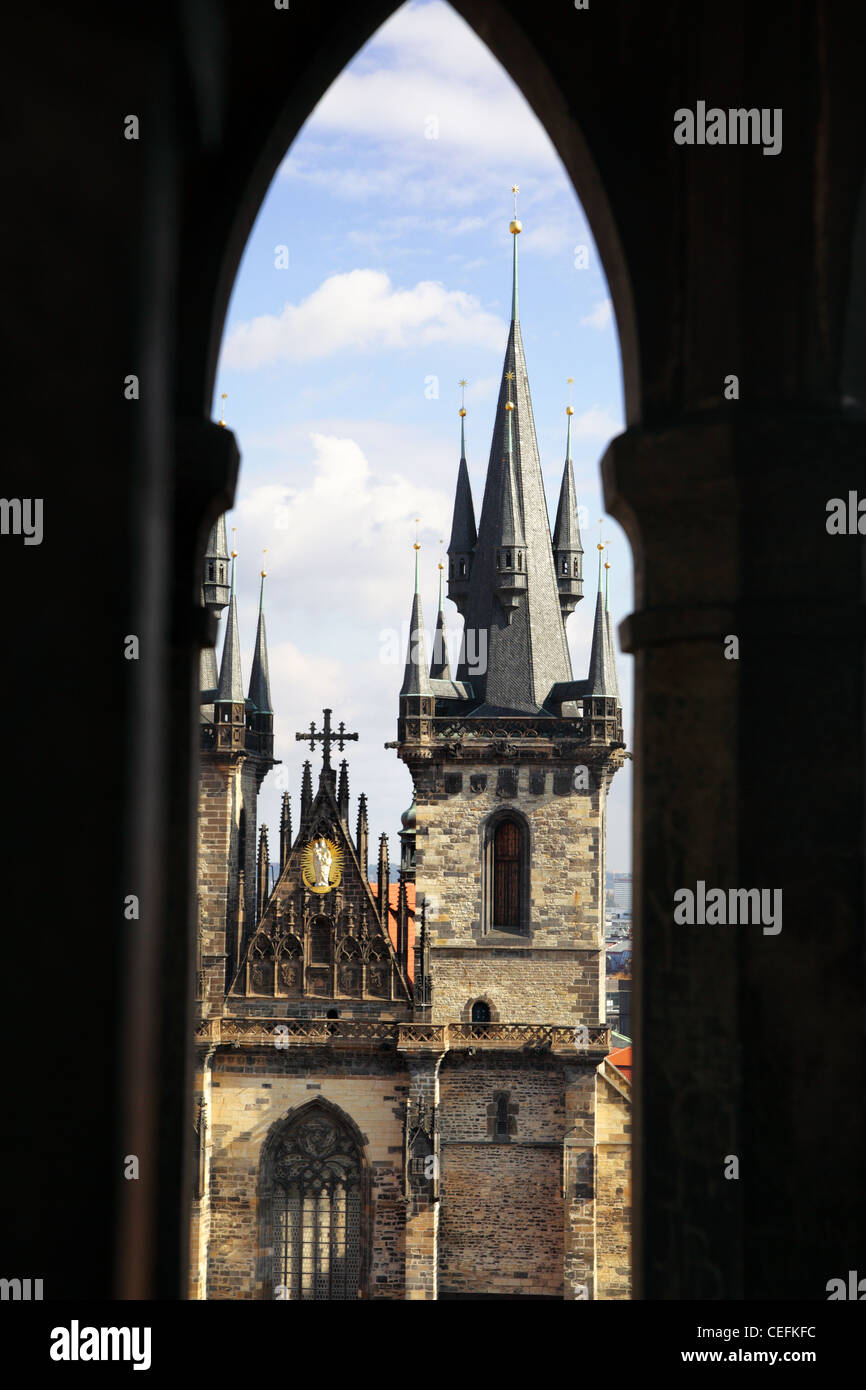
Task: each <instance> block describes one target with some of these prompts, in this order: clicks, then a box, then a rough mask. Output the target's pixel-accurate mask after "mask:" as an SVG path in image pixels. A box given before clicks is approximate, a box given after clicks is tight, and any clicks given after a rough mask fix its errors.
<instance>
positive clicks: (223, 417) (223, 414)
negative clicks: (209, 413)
mask: <svg viewBox="0 0 866 1390" xmlns="http://www.w3.org/2000/svg"><path fill="white" fill-rule="evenodd" d="M227 399H228V392H227V391H223V393H222V395H221V396H220V400H221V401H222V405H221V406H220V418H219V422H220V425H221V426H222V428H223V429H225V427H226V400H227Z"/></svg>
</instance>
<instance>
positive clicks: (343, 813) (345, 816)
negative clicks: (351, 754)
mask: <svg viewBox="0 0 866 1390" xmlns="http://www.w3.org/2000/svg"><path fill="white" fill-rule="evenodd" d="M337 809H338V811H339V812H340V818H341V820H342V821H343V822H344V824H347V823H348V820H349V764H348V763H347V762H346V759H345V758H343V760H342V762H341V763H340V780H339V782H338V784H337Z"/></svg>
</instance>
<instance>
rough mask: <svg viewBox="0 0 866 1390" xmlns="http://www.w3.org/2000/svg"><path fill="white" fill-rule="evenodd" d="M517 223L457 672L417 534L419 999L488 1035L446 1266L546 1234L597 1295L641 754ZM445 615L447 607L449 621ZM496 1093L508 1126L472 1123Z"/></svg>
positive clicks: (462, 603) (463, 477)
mask: <svg viewBox="0 0 866 1390" xmlns="http://www.w3.org/2000/svg"><path fill="white" fill-rule="evenodd" d="M510 230H511V232H512V235H513V238H514V240H513V268H512V317H511V325H510V328H509V333H508V341H507V344H506V348H505V360H504V363H503V368H502V380H501V385H500V390H499V399H498V404H497V408H496V417H495V424H494V430H493V440H492V444H491V449H490V457H489V462H488V468H487V478H486V484H485V488H484V497H483V502H482V506H481V512H480V516H479V520H478V527H477V534H476V529H475V517H474V511H473V505H472V495H471V489H470V484H469V474H468V468H467V463H466V449H465V430H464V423H463V421H464V413H465V412H464V410H463V409H461V458H460V463H459V469H458V474H457V489H456V497H455V505H454V520H453V527H452V535H451V544H450V546H449V551H448V554H449V578H448V594H449V597H450V598H451V599H452V600H453V601H454V602H455V604H456V605H457V607H458V608H459V611H460V612H461V613H462V615H463V618H464V630H463V639H462V647H461V654H460V661H459V665H458V668H457V672H456V678H454V679H452V678H451V675H450V672H448V671H447V669H443V667H442V665H441V663H440V664H436V663H434V665H433V667H432V668H430V669H428V667H427V664H426V654H425V648H424V639H423V618H422V612H421V595H420V585H419V581H418V552H417V549H416V566H415V568H416V581H415V594H414V597H413V603H412V617H411V631H410V643H409V651H408V654H407V661H406V669H405V674H404V679H403V686H402V689H401V692H400V699H399V718H398V741H397V744H396V747H397V751H398V755H399V757H400V758H401V759H402V760H403V762H405V763H406V765H407V767H408V768H409V769H410V771H411V773H412V778H413V782H414V790H415V801H414V807H415V811H414V818H415V882H416V892H417V895H418V904H419V911H421V908H422V906H423V916H424V935H425V950H424V956H423V970H422V971H419V972H418V977H417V978H416V981H415V996H416V1013H415V1017H416V1019H418V1020H421V1019H423V1020H425V1021H429V1023H430V1024H431V1025H434V1026H437V1025H438V1026H442V1027H444V1028H445V1031H446V1033H447V1036H448V1037H449V1038H450V1039H451V1040H452V1043H451V1047H452V1049H453V1040H455V1039H456V1038H457V1037H458V1036H460V1029H461V1028H462V1029H465V1030H470V1033H469V1034H467V1036H472V1037H473V1038H474V1039H476V1040H477V1046H476V1047H474V1048H473V1049H471V1050H470V1052H469V1053H468V1054H466V1055H461V1056H459V1057H458V1056H456V1055H455V1053H454V1051H453V1050H450V1051H448V1052H447V1053H446V1055H445V1056H444V1058H442V1059H440V1062H439V1064H438V1067H437V1070H436V1076H435V1079H434V1078H433V1077H432V1075H431V1078H430V1090H431V1093H433V1094H435V1097H436V1103H437V1107H438V1111H439V1113H440V1114H441V1117H442V1118H441V1134H440V1136H439V1143H440V1151H439V1160H440V1164H441V1179H440V1191H441V1218H440V1220H439V1225H438V1231H437V1245H438V1280H439V1285H440V1287H441V1286H443V1285H444V1286H445V1287H447V1288H450V1289H452V1290H454V1291H455V1294H457V1295H459V1294H460V1291H461V1290H464V1291H465V1296H467V1297H471V1296H477V1293H476V1294H475V1295H473V1292H472V1291H473V1289H474V1290H479V1289H480V1287H481V1285H480V1284H479V1282H478V1279H479V1276H478V1275H477V1273H476V1272H474V1269H473V1257H472V1256H471V1254H468V1253H467V1251H469V1252H471V1251H472V1250H473V1249H476V1248H479V1247H480V1246H481V1245H484V1246H485V1249H486V1251H487V1255H488V1257H489V1259H490V1260H491V1261H492V1264H493V1265H494V1266H495V1267H496V1268H495V1275H496V1276H499V1275H501V1279H500V1278H498V1277H494V1271H493V1269H492V1268H491V1267H488V1268H487V1269H486V1270H485V1275H484V1278H485V1279H486V1280H487V1283H488V1285H489V1284H490V1283H491V1280H492V1282H493V1283H494V1284H496V1285H497V1288H500V1289H501V1290H502V1292H503V1293H505V1291H506V1290H507V1289H508V1288H509V1287H511V1288H513V1290H514V1292H515V1293H516V1292H518V1291H519V1289H520V1288H521V1287H522V1288H523V1289H527V1288H528V1287H529V1285H527V1284H525V1283H524V1284H518V1283H516V1282H514V1280H515V1278H516V1277H519V1278H520V1279H525V1278H526V1277H527V1276H526V1275H525V1274H524V1273H521V1274H520V1275H519V1276H514V1275H513V1264H514V1251H515V1250H516V1249H518V1248H523V1247H526V1248H531V1249H535V1250H539V1251H541V1250H544V1249H545V1248H546V1249H547V1252H548V1263H549V1268H551V1269H552V1270H553V1273H552V1274H551V1275H550V1289H551V1291H552V1290H554V1289H556V1290H557V1292H556V1293H553V1295H552V1296H558V1297H563V1296H564V1297H566V1298H569V1297H571V1298H580V1297H587V1296H589V1297H592V1296H595V1295H593V1294H592V1293H590V1294H587V1293H586V1292H581V1290H587V1289H592V1288H593V1286H594V1284H596V1283H599V1282H603V1276H602V1274H601V1273H600V1271H599V1267H598V1256H597V1250H596V1246H595V1244H594V1240H595V1237H594V1236H593V1208H594V1200H593V1199H594V1194H595V1193H596V1191H597V1184H596V1175H595V1174H594V1162H595V1160H594V1143H595V1139H594V1135H595V1112H596V1102H595V1095H596V1079H597V1078H596V1072H597V1069H598V1068H599V1064H600V1063H601V1062H602V1061H603V1058H604V1056H605V1054H606V1051H607V1031H606V1029H605V1026H604V1024H605V993H604V986H605V952H604V882H605V833H606V824H605V822H606V798H607V792H608V788H609V786H610V783H611V780H612V778H613V776H614V774H615V772H616V771H617V769H618V768H619V767H620V766H621V765H622V763H623V760H624V756H625V754H624V744H623V737H622V706H621V702H620V698H619V689H618V685H617V680H616V670H615V663H614V649H613V641H612V636H611V631H610V615H609V610H608V607H607V604H606V600H605V595H604V592H603V586H602V573H603V571H602V553H603V549H602V547H601V546H600V547H599V552H598V553H599V588H598V596H597V607H596V614H595V627H594V632H593V640H592V650H591V652H590V653H589V654H588V655H589V662H588V665H589V675H588V677H587V678H586V679H575V677H574V673H573V671H572V666H571V658H570V654H569V648H568V642H567V639H566V631H565V624H566V621H567V619H568V617H569V615H570V614H571V613H572V612H573V611H574V608H575V607H576V605H577V603H578V602H579V601H580V599H581V597H582V593H583V575H582V558H583V547H582V545H581V538H580V530H579V526H578V517H577V500H576V494H575V487H574V474H573V468H572V460H571V418H570V415H571V407H570V406H569V418H568V436H567V443H566V460H565V468H564V471H563V478H562V487H561V491H560V497H559V506H558V511H557V517H556V524H555V528H554V532H553V534H551V529H550V521H549V516H548V510H547V502H546V498H545V493H544V484H543V480H542V472H541V463H540V459H539V453H538V444H537V441H536V435H535V424H534V421H533V415H532V401H531V397H530V389H529V377H528V373H527V367H526V360H525V356H524V350H523V342H522V338H521V331H520V320H519V312H518V250H517V247H518V237H519V234H520V231H521V223H520V222H519V221H518V220H517V215H516V206H515V216H514V220H513V221H512V222H511V227H510ZM605 573H606V571H605ZM440 608H441V605H440ZM444 621H445V620H444V615H442V614H441V611H440V619H439V626H438V627H437V636H438V632H439V630H440V629H443V630H444ZM473 1028H474V1029H475V1030H476V1032H475V1034H471V1030H472V1029H473ZM539 1054H540V1055H539ZM546 1104H550V1105H554V1104H559V1105H562V1106H563V1107H564V1110H565V1114H566V1119H567V1122H568V1125H569V1129H568V1133H567V1135H566V1138H565V1146H564V1147H565V1154H564V1159H563V1163H564V1180H565V1186H566V1191H567V1200H566V1204H565V1205H566V1211H565V1224H564V1228H563V1224H562V1223H563V1210H562V1199H561V1195H560V1198H559V1200H558V1201H557V1200H556V1199H555V1195H554V1194H555V1192H556V1190H557V1187H558V1184H559V1183H560V1180H561V1178H560V1170H559V1166H558V1165H559V1162H560V1159H561V1158H562V1154H561V1153H560V1154H559V1155H554V1152H553V1149H552V1148H551V1149H550V1150H549V1151H548V1150H546V1149H545V1148H544V1144H545V1143H546V1142H548V1141H551V1142H552V1136H553V1135H554V1134H555V1133H556V1124H555V1122H554V1119H553V1118H552V1115H551V1116H549V1123H547V1122H546V1121H544V1120H543V1119H542V1118H541V1116H542V1113H543V1111H544V1107H545V1105H546ZM479 1105H482V1109H486V1113H487V1115H488V1116H489V1117H490V1120H489V1123H490V1125H491V1126H492V1129H491V1130H490V1134H491V1135H492V1136H493V1137H494V1138H496V1139H502V1140H503V1141H510V1147H508V1148H507V1149H506V1148H505V1147H500V1145H499V1144H498V1143H497V1144H495V1145H493V1146H492V1147H490V1148H489V1149H485V1148H483V1147H482V1146H479V1147H478V1148H477V1149H473V1148H472V1146H471V1145H467V1143H466V1142H465V1137H466V1134H468V1133H469V1132H470V1131H471V1130H472V1124H473V1121H472V1118H471V1115H472V1113H474V1112H473V1106H474V1108H475V1110H477V1109H478V1106H479ZM533 1107H534V1108H533ZM464 1110H465V1114H462V1113H461V1112H463V1111H464ZM455 1111H456V1112H457V1113H455ZM449 1116H450V1118H446V1117H449ZM476 1121H477V1117H476ZM449 1138H450V1142H449ZM529 1188H532V1189H533V1191H534V1199H533V1202H532V1210H531V1211H530V1210H529V1209H528V1208H527V1192H528V1189H529ZM545 1192H546V1193H547V1198H545V1197H543V1196H542V1194H543V1193H545ZM546 1223H549V1228H547V1226H546ZM485 1230H486V1232H487V1235H486V1236H485ZM494 1250H495V1252H496V1253H493V1252H494ZM509 1252H510V1253H509ZM539 1259H540V1261H541V1256H540V1257H539ZM551 1262H552V1263H551ZM557 1270H558V1274H557ZM536 1276H537V1277H536ZM536 1276H531V1277H530V1285H531V1286H532V1288H533V1292H534V1295H535V1296H542V1297H543V1296H549V1295H547V1294H546V1292H545V1290H546V1288H547V1285H546V1283H545V1280H546V1278H547V1276H546V1275H544V1273H543V1272H542V1269H541V1263H539V1268H538V1270H537V1271H536ZM557 1278H558V1281H559V1282H558V1284H557ZM563 1280H564V1283H563ZM563 1289H564V1292H563ZM606 1296H610V1294H607V1295H606Z"/></svg>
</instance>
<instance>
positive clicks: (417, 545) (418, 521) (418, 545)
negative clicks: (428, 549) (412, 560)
mask: <svg viewBox="0 0 866 1390" xmlns="http://www.w3.org/2000/svg"><path fill="white" fill-rule="evenodd" d="M420 525H421V518H420V516H416V518H415V544H414V546H413V547H412V549H413V550H420V549H421V542H420V541H419V539H418V527H419V526H420Z"/></svg>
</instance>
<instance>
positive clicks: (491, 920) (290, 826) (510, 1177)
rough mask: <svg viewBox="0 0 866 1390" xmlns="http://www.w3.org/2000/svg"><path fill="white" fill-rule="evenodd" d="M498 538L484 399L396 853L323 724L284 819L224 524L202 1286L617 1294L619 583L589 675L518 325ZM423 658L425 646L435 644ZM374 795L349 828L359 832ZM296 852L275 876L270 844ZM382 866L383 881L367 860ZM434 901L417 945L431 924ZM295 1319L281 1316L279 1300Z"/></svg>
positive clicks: (570, 505)
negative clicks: (273, 787)
mask: <svg viewBox="0 0 866 1390" xmlns="http://www.w3.org/2000/svg"><path fill="white" fill-rule="evenodd" d="M511 229H512V232H513V233H514V236H515V241H514V266H513V313H512V322H511V328H510V331H509V336H508V344H507V347H506V355H505V363H504V367H503V374H502V385H501V389H500V395H499V405H498V409H497V417H496V425H495V429H494V436H493V444H492V447H491V452H490V461H489V466H488V471H487V482H486V487H485V490H484V498H483V503H482V507H481V511H480V514H479V519H478V525H477V527H476V521H475V511H474V507H473V502H472V491H471V487H470V483H469V471H468V466H467V462H466V441H465V419H466V409H465V405H461V449H460V464H459V470H458V477H457V492H456V498H455V503H454V522H453V526H452V531H451V539H450V544H449V547H448V571H447V584H448V597H449V598H451V599H452V600H453V601H454V602H455V604H456V605H457V607H458V609H459V611H460V613H461V614H462V615H463V618H464V630H463V640H462V648H461V653H460V659H459V662H457V663H454V662H452V661H451V659H450V656H449V648H448V631H447V619H446V614H445V609H444V599H443V587H444V581H445V577H446V571H445V563H444V559H442V560H440V563H439V594H438V609H437V618H436V627H435V634H434V636H433V638H432V644H431V640H430V639H429V638H428V637H427V636H426V635H425V629H424V615H423V611H422V598H421V587H422V586H421V551H420V546H419V545H418V542H417V540H416V543H415V567H414V568H415V575H414V592H413V595H412V608H411V631H410V640H409V647H408V651H407V654H406V664H405V668H404V672H403V680H402V685H401V688H400V693H399V720H398V742H397V744H394V745H390V746H392V747H396V748H397V750H398V753H399V756H400V757H401V758H402V759H403V761H404V762H405V763H406V765H407V766H408V767H409V769H410V770H411V773H412V777H413V781H414V794H413V797H412V801H411V803H410V805H409V806H408V807H407V809H406V811H405V812H404V813H403V816H402V820H401V828H400V830H399V832H398V834H399V868H398V867H397V853H396V844H394V851H395V852H394V854H393V861H394V874H393V881H392V853H391V849H390V848H389V843H388V837H387V835H385V834H378V835H373V836H372V837H371V831H370V824H369V816H368V807H367V800H366V797H364V796H363V795H362V796H360V797H359V799H358V802H357V805H356V806H355V807H354V808H353V807H352V805H351V803H350V787H349V765H348V762H347V761H346V759H342V760H340V761H339V765H337V759H336V756H335V755H334V756H333V760H332V755H333V754H334V749H335V748H336V750H337V751H338V752H339V753H340V754H342V752H343V750H344V746H345V744H346V743H352V742H355V741H357V740H358V738H359V734H358V733H356V732H348V731H347V730H346V727H345V724H344V723H343V721H342V720H341V721H340V722H339V724H338V725H337V726H336V727H334V726H333V725H332V722H331V715H332V710H331V709H329V708H325V709H324V710H323V716H324V719H323V724H322V726H321V727H320V728H317V727H316V724H315V722H313V723H311V724H310V726H309V730H308V731H306V732H301V731H296V733H295V741H296V742H301V743H306V744H308V745H309V748H310V751H311V754H315V753H316V752H317V751H318V750H319V749H321V757H322V761H321V767H320V768H319V770H318V779H317V781H316V778H315V776H314V770H313V767H312V764H311V762H310V761H305V762H304V763H303V766H302V768H300V769H298V772H299V774H300V776H299V782H300V796H299V798H298V801H297V802H296V803H295V805H296V814H295V817H294V823H293V816H292V812H291V808H290V805H289V798H288V795H285V796H284V798H283V803H282V810H281V816H280V825H279V828H278V834H277V833H275V834H273V835H272V836H270V837H269V835H268V833H267V828H266V827H265V826H261V827H259V826H258V825H257V815H256V807H257V800H258V794H259V789H260V787H261V783H262V780H263V778H264V776H265V775H266V773H267V772H268V770H269V769H270V768H272V767H273V766H274V756H273V749H274V727H273V726H274V711H273V703H272V699H271V689H270V678H269V670H268V648H267V636H266V632H265V602H264V580H265V574H264V571H263V572H262V576H261V586H260V590H259V613H258V629H257V633H256V641H255V653H254V656H253V661H252V670H251V676H250V682H249V687H248V692H247V694H246V696H245V695H244V686H243V675H242V662H241V646H240V638H239V631H238V612H237V600H236V590H235V579H236V573H235V570H236V566H235V560H236V556H235V553H234V550H232V554H231V557H230V558H231V569H230V570H229V555H228V553H227V548H226V545H225V526H224V523H220V524H218V525H217V527H216V528H215V529H214V532H212V535H211V539H210V542H209V545H208V554H207V557H206V560H205V566H206V567H205V585H204V601H205V602H206V603H208V604H210V605H211V606H213V607H215V608H216V607H219V606H220V605H221V606H222V607H227V609H228V612H227V617H226V623H225V636H224V641H223V648H222V657H221V661H220V663H219V669H218V670H217V666H216V662H215V661H214V662H213V664H212V665H211V666H207V665H206V666H205V667H203V674H202V691H201V703H202V722H201V781H200V786H201V795H200V811H199V906H200V932H199V1000H198V1017H197V1022H196V1052H197V1062H198V1065H197V1070H196V1090H195V1101H196V1113H195V1125H196V1133H197V1137H198V1167H197V1179H196V1192H195V1200H194V1202H193V1208H192V1222H191V1231H190V1242H191V1252H192V1259H191V1272H190V1294H191V1296H192V1297H194V1298H209V1299H239V1298H240V1299H265V1300H279V1301H284V1300H287V1301H292V1302H295V1301H301V1302H311V1301H329V1302H330V1301H347V1300H368V1299H376V1300H380V1299H401V1300H402V1299H407V1300H409V1299H411V1300H437V1299H439V1298H442V1299H452V1298H485V1299H487V1298H507V1299H515V1298H520V1299H556V1300H560V1299H568V1300H571V1299H592V1298H626V1297H628V1289H629V1271H628V1264H629V1259H628V1225H627V1222H628V1207H629V1198H628V1181H629V1179H628V1144H629V1139H628V1128H629V1124H628V1122H629V1118H630V1116H629V1099H628V1087H629V1084H630V1083H629V1080H628V1078H627V1077H626V1075H625V1073H624V1072H622V1071H620V1070H619V1069H618V1068H617V1067H614V1066H613V1065H612V1064H611V1063H610V1062H609V1059H608V1056H607V1054H608V1030H607V1028H606V1026H605V1023H604V994H603V988H602V987H603V983H604V939H603V920H604V908H603V898H604V893H603V882H604V834H605V799H606V795H607V788H608V785H609V783H610V779H611V777H612V776H613V774H614V772H615V771H616V769H617V767H619V766H620V764H621V762H622V759H623V757H624V752H623V745H622V714H621V706H620V700H619V691H618V687H617V683H616V670H615V664H614V649H613V641H612V635H611V630H610V613H609V604H608V596H607V570H606V568H605V567H604V566H603V548H600V549H599V552H598V592H597V596H596V609H595V628H594V634H593V641H592V650H591V652H590V653H589V675H588V677H587V678H586V679H582V680H575V679H574V674H573V672H572V668H571V660H570V657H569V649H568V644H567V642H566V636H565V622H566V620H567V618H568V616H569V614H570V613H571V612H572V611H573V609H574V607H575V605H576V604H577V602H579V600H580V598H581V596H582V592H583V574H582V558H583V550H582V546H581V538H580V532H579V529H578V522H577V502H576V495H575V489H574V476H573V468H572V464H571V449H570V434H569V440H568V441H567V443H566V462H565V469H564V473H563V479H562V488H561V493H560V498H559V508H558V512H557V520H556V526H555V529H554V534H553V535H551V530H550V523H549V520H548V515H547V504H546V501H545V496H544V486H543V483H542V475H541V465H540V462H539V457H538V447H537V444H536V439H535V429H534V425H533V421H532V405H531V401H530V396H529V381H528V377H527V372H526V364H525V361H524V356H523V345H522V342H521V337H520V324H519V319H518V313H517V234H518V233H519V231H520V223H519V222H518V221H517V218H516V210H515V220H514V221H513V222H512V224H511ZM431 648H432V649H431ZM353 809H354V816H353ZM272 849H273V854H274V867H278V871H277V875H276V882H274V883H273V886H272V871H271V869H272V866H271V857H270V856H271V852H272ZM371 873H375V879H371V878H370V877H369V875H370V874H371ZM416 899H417V902H418V910H417V932H416ZM276 1316H279V1314H277V1315H276Z"/></svg>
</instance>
